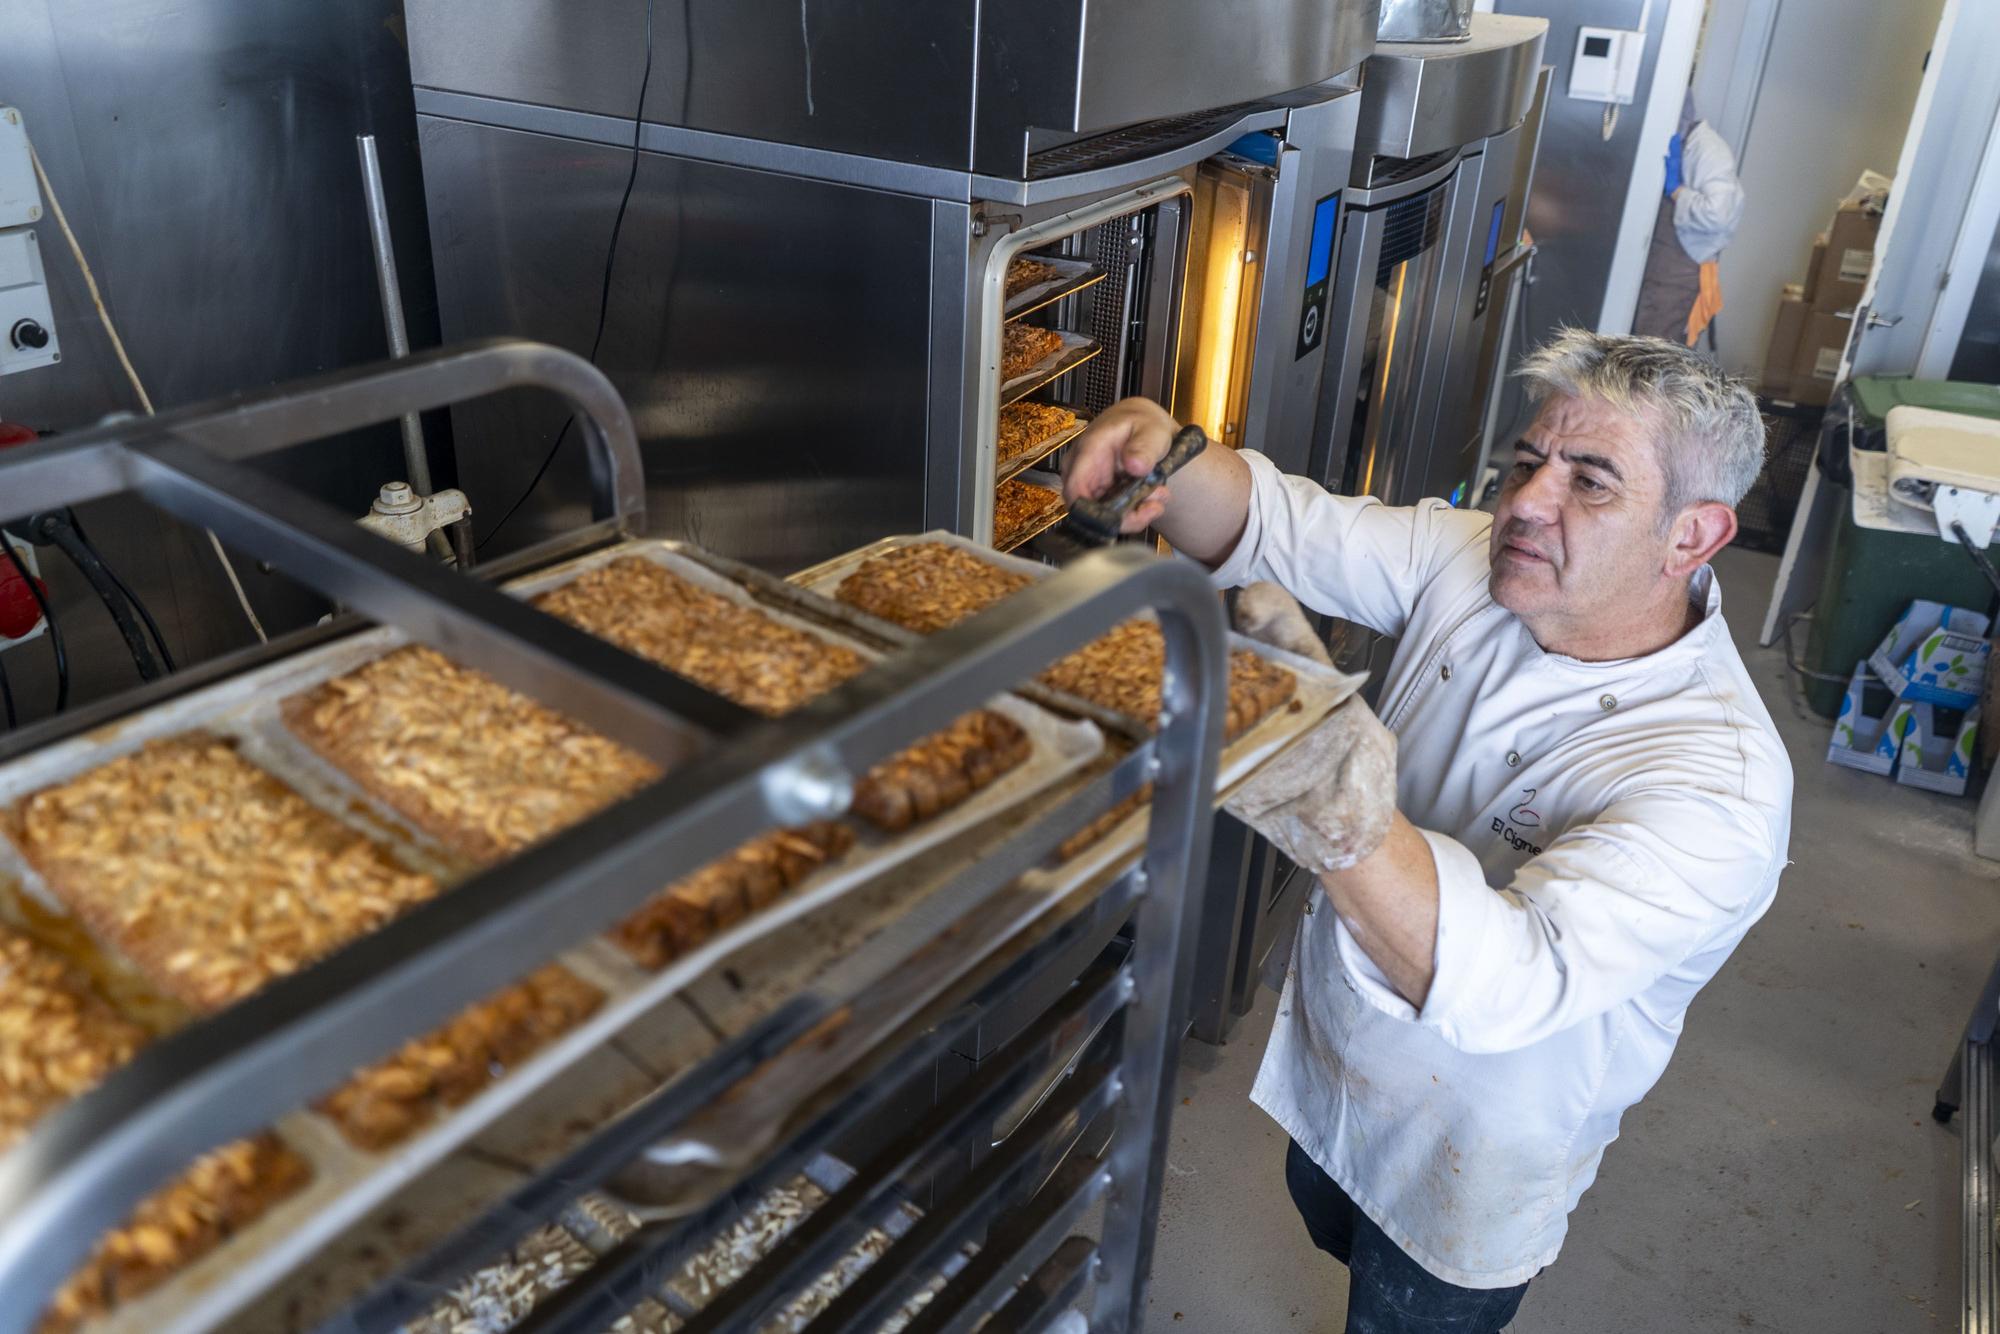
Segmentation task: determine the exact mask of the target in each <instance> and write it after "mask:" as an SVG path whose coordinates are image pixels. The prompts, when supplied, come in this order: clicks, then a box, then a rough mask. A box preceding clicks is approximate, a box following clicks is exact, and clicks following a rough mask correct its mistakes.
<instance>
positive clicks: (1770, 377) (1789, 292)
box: [1763, 283, 1812, 398]
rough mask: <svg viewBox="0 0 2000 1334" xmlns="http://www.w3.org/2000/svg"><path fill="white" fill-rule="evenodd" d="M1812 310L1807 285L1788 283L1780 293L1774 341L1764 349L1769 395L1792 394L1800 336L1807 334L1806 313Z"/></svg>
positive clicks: (1773, 333)
mask: <svg viewBox="0 0 2000 1334" xmlns="http://www.w3.org/2000/svg"><path fill="white" fill-rule="evenodd" d="M1811 313H1812V311H1811V307H1809V306H1807V305H1806V300H1805V289H1804V288H1802V287H1800V286H1799V285H1798V284H1797V283H1786V284H1785V288H1784V291H1783V292H1782V293H1781V294H1780V295H1779V297H1778V319H1777V323H1775V324H1773V325H1772V326H1771V341H1770V343H1769V344H1768V345H1767V346H1766V347H1765V349H1764V381H1763V383H1764V396H1765V397H1766V398H1790V397H1792V364H1793V363H1794V362H1795V361H1797V360H1798V355H1799V339H1800V338H1802V337H1804V336H1805V328H1806V316H1807V315H1809V314H1811Z"/></svg>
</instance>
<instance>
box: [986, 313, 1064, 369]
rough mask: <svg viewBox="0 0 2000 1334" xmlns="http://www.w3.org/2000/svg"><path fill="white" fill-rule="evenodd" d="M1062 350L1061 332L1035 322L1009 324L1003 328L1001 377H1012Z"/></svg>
mask: <svg viewBox="0 0 2000 1334" xmlns="http://www.w3.org/2000/svg"><path fill="white" fill-rule="evenodd" d="M1061 350H1062V335H1061V334H1059V333H1057V332H1056V331H1055V330H1054V329H1043V328H1039V327H1037V326H1035V325H1032V324H1010V325H1008V326H1007V327H1006V328H1004V329H1002V330H1001V331H1000V378H1001V379H1003V380H1011V379H1013V378H1014V377H1015V376H1017V375H1025V374H1026V373H1027V372H1029V371H1031V370H1033V369H1034V368H1035V363H1037V362H1039V361H1043V360H1046V359H1047V358H1049V357H1052V356H1054V355H1055V354H1056V353H1057V352H1060V351H1061Z"/></svg>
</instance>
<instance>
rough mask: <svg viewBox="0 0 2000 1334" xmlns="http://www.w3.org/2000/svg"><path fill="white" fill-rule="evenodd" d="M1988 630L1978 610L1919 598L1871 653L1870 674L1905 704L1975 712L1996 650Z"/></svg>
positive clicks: (1984, 619) (1869, 656) (1869, 659)
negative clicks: (1993, 652)
mask: <svg viewBox="0 0 2000 1334" xmlns="http://www.w3.org/2000/svg"><path fill="white" fill-rule="evenodd" d="M1987 628H1988V623H1987V620H1986V618H1985V617H1984V616H1981V615H1980V614H1979V613H1978V612H1973V611H1967V610H1965V608H1963V607H1948V606H1946V605H1945V604H1944V603H1942V602H1930V601H1927V600H1925V599H1923V598H1918V599H1917V600H1916V601H1914V602H1912V603H1911V604H1910V606H1909V609H1908V610H1907V611H1905V612H1904V613H1903V614H1902V616H1901V617H1900V618H1898V620H1897V621H1896V624H1895V625H1894V626H1892V627H1890V630H1889V633H1888V634H1887V635H1884V636H1883V638H1882V642H1881V643H1880V644H1878V645H1876V647H1875V651H1874V652H1873V653H1871V654H1869V655H1868V667H1869V670H1870V671H1873V672H1874V673H1875V675H1877V676H1879V677H1881V678H1882V680H1883V682H1884V683H1885V684H1886V685H1887V686H1888V687H1889V689H1891V690H1893V691H1895V692H1896V698H1897V699H1899V700H1902V701H1903V702H1904V703H1906V704H1942V705H1944V706H1945V707H1946V708H1948V709H1971V708H1975V707H1977V706H1978V704H1979V695H1980V692H1981V691H1982V690H1984V689H1985V686H1986V660H1987V657H1988V655H1989V654H1990V652H1991V647H1992V646H1991V645H1990V644H1988V643H1987V641H1986V631H1987Z"/></svg>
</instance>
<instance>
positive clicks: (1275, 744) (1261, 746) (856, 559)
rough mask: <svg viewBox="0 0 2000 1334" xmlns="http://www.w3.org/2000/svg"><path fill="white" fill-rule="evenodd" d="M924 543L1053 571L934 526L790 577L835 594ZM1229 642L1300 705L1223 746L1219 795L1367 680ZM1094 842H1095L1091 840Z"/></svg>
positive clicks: (1236, 639) (1266, 648) (1243, 639)
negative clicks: (867, 566)
mask: <svg viewBox="0 0 2000 1334" xmlns="http://www.w3.org/2000/svg"><path fill="white" fill-rule="evenodd" d="M925 542H943V543H945V544H947V545H949V546H955V547H961V548H963V549H964V550H966V551H969V552H971V553H973V554H974V555H976V556H978V557H979V558H980V559H982V560H985V561H989V562H991V563H992V564H994V565H998V566H1000V567H1001V568H1002V569H1008V570H1014V571H1018V572H1019V573H1021V574H1025V575H1027V576H1028V577H1029V578H1031V579H1046V578H1048V577H1049V576H1050V575H1052V574H1054V573H1055V569H1054V568H1053V567H1051V566H1048V565H1043V564H1041V563H1039V562H1037V561H1031V560H1024V559H1022V558H1021V557H1019V556H1009V555H1007V554H1005V553H1004V552H998V551H994V550H992V549H991V548H989V547H983V546H981V545H979V543H977V542H974V541H972V540H971V539H969V538H964V537H960V536H959V535H958V534H956V533H948V532H943V531H937V532H929V533H915V534H910V535H906V536H901V537H885V538H883V539H881V540H880V541H877V542H872V543H870V544H869V545H867V546H865V547H862V548H860V549H858V550H855V551H850V552H848V553H847V554H846V555H845V556H839V557H836V558H835V559H833V560H830V561H826V562H824V563H823V564H820V565H815V566H813V567H812V568H811V569H809V570H804V571H801V572H800V573H799V574H797V575H794V576H793V578H794V579H796V580H798V581H799V583H800V584H801V585H802V586H803V587H806V588H810V589H812V590H813V591H814V592H817V593H822V594H824V595H825V596H827V597H834V596H836V590H837V589H839V587H840V581H841V580H843V579H845V578H846V577H847V576H848V575H850V574H852V573H854V571H855V570H856V569H858V568H860V566H861V563H862V562H863V561H866V560H868V559H870V558H871V557H874V556H879V555H882V554H883V553H884V552H889V551H895V550H898V549H899V548H902V547H907V546H916V545H918V544H920V543H925ZM856 615H857V618H859V619H863V620H865V619H867V618H866V614H865V613H861V612H857V613H856ZM1229 647H1230V648H1232V649H1239V648H1241V649H1248V650H1250V651H1251V652H1252V653H1255V654H1256V655H1258V656H1259V657H1261V658H1266V659H1269V660H1270V661H1271V662H1274V663H1276V664H1278V665H1279V666H1281V667H1284V668H1286V669H1287V670H1289V671H1290V672H1291V673H1292V674H1293V675H1294V676H1295V677H1297V678H1298V690H1297V692H1296V693H1295V694H1294V695H1293V696H1292V700H1293V702H1294V703H1296V704H1297V705H1299V707H1298V708H1296V709H1294V708H1292V707H1291V706H1290V705H1287V706H1285V707H1284V708H1281V709H1277V710H1274V711H1273V712H1271V713H1269V714H1266V715H1265V716H1264V717H1263V718H1262V719H1260V720H1259V721H1258V723H1257V725H1256V726H1255V727H1253V728H1251V729H1250V730H1249V731H1247V732H1245V733H1244V734H1243V735H1242V736H1239V737H1237V738H1236V739H1235V740H1234V741H1232V742H1230V743H1229V744H1228V745H1227V746H1225V747H1223V751H1222V758H1221V762H1220V764H1219V766H1218V768H1217V770H1216V777H1215V790H1216V792H1217V793H1218V794H1225V793H1228V792H1230V791H1231V790H1233V789H1234V788H1235V787H1236V785H1238V784H1239V783H1241V782H1242V780H1243V779H1244V778H1246V777H1248V776H1249V775H1250V773H1251V772H1252V771H1253V770H1255V769H1256V768H1257V767H1258V766H1260V765H1262V764H1263V763H1264V762H1265V761H1266V760H1269V759H1270V758H1272V757H1273V756H1275V755H1276V754H1278V752H1280V751H1282V750H1284V749H1285V748H1286V747H1287V746H1289V745H1291V744H1292V742H1294V741H1296V740H1298V739H1299V738H1300V737H1301V736H1304V735H1305V734H1306V733H1307V732H1309V731H1311V730H1312V728H1313V725H1314V724H1316V723H1318V722H1319V721H1320V719H1322V718H1324V717H1326V716H1327V715H1328V714H1329V713H1332V712H1333V711H1334V710H1335V709H1337V708H1339V707H1340V706H1341V705H1342V704H1344V703H1346V702H1347V699H1348V697H1349V696H1351V695H1353V694H1354V692H1355V691H1357V690H1359V689H1360V688H1361V685H1362V683H1363V682H1364V681H1365V680H1366V679H1367V678H1366V677H1363V676H1351V675H1349V674H1347V673H1346V672H1340V671H1335V670H1334V669H1333V668H1331V667H1328V666H1325V665H1324V664H1322V663H1317V662H1314V661H1313V660H1312V659H1310V658H1302V657H1300V656H1299V655H1298V654H1296V653H1287V652H1286V651H1285V650H1283V649H1281V648H1273V647H1272V646H1271V645H1269V644H1264V643H1259V642H1258V641H1257V640H1254V639H1251V638H1248V637H1247V636H1244V635H1239V634H1237V633H1235V632H1234V631H1231V632H1230V635H1229ZM1134 818H1143V814H1142V813H1139V812H1135V813H1134ZM1107 837H1109V836H1107ZM1096 846H1099V845H1095V844H1094V845H1093V847H1096Z"/></svg>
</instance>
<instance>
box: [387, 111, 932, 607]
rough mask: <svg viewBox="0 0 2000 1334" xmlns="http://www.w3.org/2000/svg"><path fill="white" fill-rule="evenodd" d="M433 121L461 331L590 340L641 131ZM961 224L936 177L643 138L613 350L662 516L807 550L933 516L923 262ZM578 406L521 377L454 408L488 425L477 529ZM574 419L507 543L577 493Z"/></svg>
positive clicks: (579, 345)
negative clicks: (631, 140) (729, 157)
mask: <svg viewBox="0 0 2000 1334" xmlns="http://www.w3.org/2000/svg"><path fill="white" fill-rule="evenodd" d="M419 130H420V136H421V146H422V152H423V159H424V175H425V181H426V188H427V193H428V196H429V201H430V221H431V226H432V245H433V250H434V253H435V256H436V269H437V280H438V291H439V298H440V304H441V309H442V322H443V325H444V329H445V336H446V337H447V338H450V339H459V338H473V337H482V336H487V335H493V334H511V335H517V336H523V337H531V338H538V339H541V340H543V341H547V342H552V343H556V344H558V345H560V346H564V347H568V348H570V349H571V350H573V351H576V352H579V353H587V352H588V351H589V350H590V346H591V342H592V335H593V330H594V327H595V323H596V316H597V306H598V295H599V291H600V286H601V282H602V278H603V273H604V264H605V247H606V245H607V244H608V242H609V238H610V231H611V221H612V217H613V215H614V214H615V212H616V210H617V206H618V199H619V195H620V193H621V192H622V189H623V186H624V182H625V176H626V172H627V170H628V168H629V166H630V163H631V154H630V149H629V147H626V146H614V145H606V144H596V143H580V142H577V141H574V140H569V139H562V138H556V137H554V136H550V135H540V134H528V133H522V132H520V131H515V130H507V129H498V128H494V127H491V126H486V125H475V124H467V123H464V122H460V121H449V120H443V119H440V118H436V117H430V116H424V117H420V124H419ZM958 214H959V217H960V220H961V221H962V220H963V217H964V215H965V209H964V208H963V206H960V207H959V209H958ZM949 222H950V218H949V215H948V214H946V215H940V214H939V212H938V206H937V205H936V204H935V202H934V201H932V200H928V199H924V198H921V197H916V196H910V195H900V194H891V193H888V192H883V191H873V190H864V189H858V188H855V187H852V186H843V185H835V184H832V183H829V182H823V181H812V180H799V179H795V178H789V177H784V176H777V175H772V174H769V173H765V172H755V171H746V170H743V169H741V168H737V167H730V166H725V165H721V164H716V163H708V162H694V161H688V160H685V159H680V158H672V157H666V156H663V155H659V154H655V153H650V152H642V153H641V154H640V162H639V172H638V178H637V182H636V184H635V186H634V189H633V192H632V199H631V203H630V206H629V210H628V213H627V217H626V225H625V227H624V229H623V231H622V233H621V236H620V240H619V251H620V253H619V255H618V258H617V263H616V266H615V268H614V269H613V281H612V286H611V298H610V304H609V307H608V311H607V318H606V322H605V333H604V340H603V345H602V347H601V349H600V350H599V353H598V356H597V362H598V364H599V366H600V367H601V368H602V369H603V370H604V371H605V372H606V373H607V374H608V375H610V377H611V379H612V381H613V382H614V383H615V384H617V385H618V387H619V389H620V391H621V393H623V395H624V396H625V398H626V400H627V401H628V402H629V403H630V404H631V405H632V410H633V417H634V419H635V421H636V423H637V425H638V430H639V435H640V440H641V444H642V448H643V452H644V457H645V464H646V473H647V488H648V495H649V506H648V508H649V514H650V516H651V520H652V523H653V525H654V529H655V531H656V532H658V533H660V534H662V535H669V536H675V537H683V538H687V539H689V540H692V541H697V542H701V543H703V544H704V545H707V546H709V547H710V548H712V549H714V550H717V551H720V552H722V553H723V554H726V555H729V556H733V557H736V558H738V559H742V560H746V561H750V562H752V563H754V564H757V565H760V566H763V567H765V568H767V569H773V570H791V569H796V568H798V567H799V566H801V565H807V564H811V563H812V562H814V561H816V560H821V559H824V558H826V557H828V556H831V555H834V554H836V553H838V552H840V551H844V550H848V549H851V548H853V547H855V546H858V545H861V544H863V543H865V542H867V541H871V540H873V539H874V538H875V537H878V536H880V535H881V534H882V533H884V532H908V531H920V530H921V528H922V526H923V525H924V523H925V520H926V515H925V487H926V481H925V461H926V453H927V443H928V437H929V433H930V431H931V429H932V423H931V421H930V413H931V409H930V408H929V407H928V406H927V404H928V402H929V398H928V394H929V389H930V386H929V382H928V381H929V370H930V366H931V362H932V359H933V356H934V354H936V353H938V352H939V351H941V349H939V348H938V347H937V340H939V339H941V338H942V339H945V340H947V341H948V339H949V333H948V332H946V333H942V334H941V333H940V332H939V329H938V326H937V325H936V324H935V322H934V320H933V315H932V302H933V299H934V295H933V291H932V288H931V283H930V282H929V281H928V275H927V274H926V272H925V270H926V267H927V266H928V264H929V263H931V262H932V261H931V259H930V256H934V255H942V256H947V257H948V256H950V255H952V254H954V253H960V254H962V253H963V252H964V248H965V242H964V239H963V237H964V233H963V232H960V233H958V234H957V236H956V237H953V238H951V239H950V240H949V242H948V244H944V245H942V246H940V245H939V243H938V232H939V229H940V228H943V227H948V226H949ZM830 256H834V257H837V258H835V259H833V260H832V261H831V262H830V261H829V257H830ZM961 290H962V289H961ZM563 420H564V414H563V413H562V411H561V410H560V409H559V408H556V407H554V406H553V405H550V404H545V403H542V402H540V401H526V400H524V401H523V402H520V403H514V402H510V401H508V400H507V399H505V398H493V399H486V400H480V401H478V402H475V403H472V404H469V405H464V406H462V407H461V408H459V409H457V410H456V411H455V412H454V414H453V422H454V426H455V430H456V434H457V439H459V440H460V441H470V442H476V443H477V446H478V447H476V448H473V447H468V448H465V449H462V450H461V451H460V454H459V461H460V483H461V485H463V486H464V487H465V488H466V490H467V492H468V493H469V494H470V495H472V497H473V504H474V515H475V518H474V522H475V524H476V525H477V526H478V527H479V530H480V533H481V535H482V536H484V535H485V534H487V533H488V532H490V531H491V528H490V526H491V525H492V524H494V523H496V522H497V521H498V520H499V518H500V516H501V515H502V514H503V513H504V512H505V511H506V509H507V507H508V506H509V505H511V504H512V503H513V502H514V500H515V499H516V498H517V497H519V496H520V495H522V494H523V493H524V492H525V491H526V489H527V487H528V485H529V482H530V479H531V478H532V477H533V475H534V473H535V471H536V469H537V468H538V467H539V465H540V463H541V461H542V459H543V458H544V457H546V456H547V455H548V453H549V450H550V448H551V446H552V445H553V444H554V442H555V441H556V439H557V437H558V435H559V434H560V432H561V430H562V426H563ZM571 436H572V438H570V439H567V440H566V441H565V443H564V444H563V446H562V449H561V451H560V452H559V453H558V454H557V455H556V458H555V462H554V465H553V466H552V467H551V468H550V469H549V472H548V475H547V476H546V477H545V478H544V479H543V481H542V483H541V485H540V487H539V488H538V490H537V491H536V494H535V497H534V499H533V500H532V501H530V502H529V503H528V504H527V505H525V506H523V508H522V510H521V512H520V513H519V514H518V515H516V516H515V517H514V519H513V520H512V521H511V522H510V523H509V524H508V527H507V528H506V530H505V531H504V533H503V534H502V542H501V543H500V544H499V548H496V549H501V548H505V547H511V546H513V545H518V544H520V543H525V542H527V541H530V540H533V539H535V538H536V537H538V536H546V535H548V534H550V533H553V532H558V531H561V530H563V529H564V528H566V527H569V526H572V525H573V524H574V523H575V522H576V520H577V518H578V517H579V516H580V515H581V513H582V508H583V497H584V494H585V489H586V488H585V480H584V469H583V451H582V450H581V449H580V448H579V447H578V445H577V442H576V440H575V439H574V438H573V436H574V432H572V433H571ZM956 438H957V437H955V436H954V442H955V441H956Z"/></svg>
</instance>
